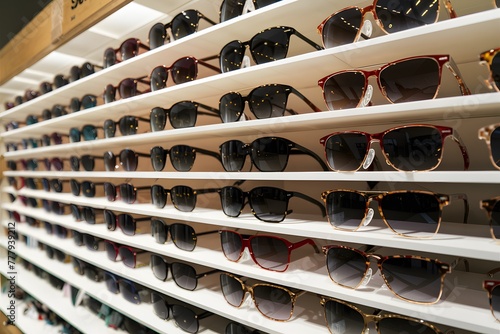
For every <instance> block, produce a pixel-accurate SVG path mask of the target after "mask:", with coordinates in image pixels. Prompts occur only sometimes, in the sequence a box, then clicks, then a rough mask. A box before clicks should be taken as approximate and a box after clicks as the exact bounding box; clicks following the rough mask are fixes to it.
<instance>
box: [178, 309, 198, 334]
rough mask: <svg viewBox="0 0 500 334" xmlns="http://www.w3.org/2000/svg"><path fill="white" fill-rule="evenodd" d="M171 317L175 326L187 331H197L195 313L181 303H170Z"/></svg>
mask: <svg viewBox="0 0 500 334" xmlns="http://www.w3.org/2000/svg"><path fill="white" fill-rule="evenodd" d="M172 317H173V318H174V321H175V323H176V325H177V326H179V327H180V328H181V329H182V330H184V331H186V332H188V333H192V334H194V333H197V332H198V328H199V323H198V318H197V316H196V313H194V312H193V311H192V310H190V309H188V308H187V307H184V306H182V305H172Z"/></svg>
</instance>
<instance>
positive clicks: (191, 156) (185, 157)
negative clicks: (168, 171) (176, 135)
mask: <svg viewBox="0 0 500 334" xmlns="http://www.w3.org/2000/svg"><path fill="white" fill-rule="evenodd" d="M169 155H170V161H171V162H172V166H174V168H175V170H177V171H179V172H187V171H190V170H191V168H192V167H193V164H194V160H195V159H196V151H195V150H194V149H193V148H192V147H191V146H187V145H175V146H172V148H171V149H170V151H169Z"/></svg>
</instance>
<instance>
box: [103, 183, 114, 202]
mask: <svg viewBox="0 0 500 334" xmlns="http://www.w3.org/2000/svg"><path fill="white" fill-rule="evenodd" d="M104 195H105V196H106V198H107V199H108V201H110V202H114V201H115V200H116V187H115V185H114V184H112V183H109V182H104Z"/></svg>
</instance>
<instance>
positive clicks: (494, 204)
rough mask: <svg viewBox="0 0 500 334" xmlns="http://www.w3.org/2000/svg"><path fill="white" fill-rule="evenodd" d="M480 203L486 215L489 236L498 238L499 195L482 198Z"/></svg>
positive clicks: (499, 234) (499, 218)
mask: <svg viewBox="0 0 500 334" xmlns="http://www.w3.org/2000/svg"><path fill="white" fill-rule="evenodd" d="M480 205H481V208H483V209H485V210H486V214H487V215H488V219H489V222H490V233H491V237H492V238H493V239H495V240H500V197H495V198H491V199H485V200H482V201H481V202H480Z"/></svg>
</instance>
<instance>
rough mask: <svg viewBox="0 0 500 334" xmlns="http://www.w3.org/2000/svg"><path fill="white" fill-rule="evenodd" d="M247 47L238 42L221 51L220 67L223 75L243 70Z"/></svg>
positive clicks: (229, 44)
mask: <svg viewBox="0 0 500 334" xmlns="http://www.w3.org/2000/svg"><path fill="white" fill-rule="evenodd" d="M244 56H245V46H243V44H241V42H238V41H232V42H230V43H228V44H226V45H225V46H224V47H223V48H222V50H221V51H220V57H219V67H220V70H221V72H222V73H226V72H229V71H234V70H237V69H239V68H241V64H242V62H243V57H244Z"/></svg>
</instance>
